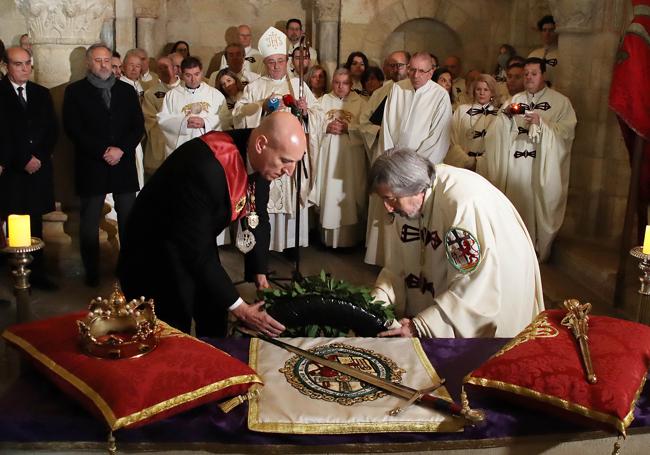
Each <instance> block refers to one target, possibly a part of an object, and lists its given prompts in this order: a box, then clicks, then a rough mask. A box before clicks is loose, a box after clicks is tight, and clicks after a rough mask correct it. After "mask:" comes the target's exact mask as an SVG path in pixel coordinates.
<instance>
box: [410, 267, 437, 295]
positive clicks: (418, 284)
mask: <svg viewBox="0 0 650 455" xmlns="http://www.w3.org/2000/svg"><path fill="white" fill-rule="evenodd" d="M404 283H405V284H406V287H407V288H409V289H419V290H420V292H421V293H422V294H426V293H427V292H430V293H431V297H434V298H435V296H436V291H435V289H434V288H433V283H432V282H430V281H428V280H427V279H426V278H425V277H423V276H422V274H420V276H417V275H414V274H412V273H409V274H408V275H407V276H406V278H404Z"/></svg>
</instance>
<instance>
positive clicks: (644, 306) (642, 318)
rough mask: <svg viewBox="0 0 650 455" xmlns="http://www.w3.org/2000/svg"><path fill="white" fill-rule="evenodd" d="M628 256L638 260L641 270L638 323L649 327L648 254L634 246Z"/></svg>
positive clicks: (649, 263)
mask: <svg viewBox="0 0 650 455" xmlns="http://www.w3.org/2000/svg"><path fill="white" fill-rule="evenodd" d="M630 254H631V255H632V256H634V257H635V258H637V259H640V262H639V269H641V276H640V277H639V281H640V282H641V286H640V287H639V294H640V297H639V312H638V317H637V320H638V322H640V323H642V324H646V325H650V254H645V253H643V248H642V247H640V246H635V247H634V248H632V249H631V250H630Z"/></svg>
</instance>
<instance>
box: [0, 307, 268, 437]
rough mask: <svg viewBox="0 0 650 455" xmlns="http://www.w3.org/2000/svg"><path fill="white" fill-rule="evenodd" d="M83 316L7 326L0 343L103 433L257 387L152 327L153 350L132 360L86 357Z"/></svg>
mask: <svg viewBox="0 0 650 455" xmlns="http://www.w3.org/2000/svg"><path fill="white" fill-rule="evenodd" d="M86 314H87V313H86V312H81V313H73V314H67V315H65V316H60V317H56V318H52V319H47V320H42V321H35V322H29V323H26V324H19V325H14V326H11V327H9V328H8V329H7V330H5V332H4V333H3V334H2V336H3V337H4V338H5V339H7V341H8V342H9V343H11V344H12V345H14V346H15V347H17V348H18V349H20V350H21V351H22V352H23V353H25V354H26V355H27V356H29V357H30V358H31V359H32V360H33V361H34V363H35V365H36V366H37V367H38V369H40V370H41V371H42V372H43V373H45V375H46V376H47V377H48V378H50V379H51V380H52V381H53V382H54V383H55V384H56V385H57V386H58V387H59V388H60V389H61V390H63V391H64V392H65V393H66V394H68V395H70V396H71V397H72V398H74V399H75V400H77V401H79V402H80V403H81V404H82V405H84V406H85V407H86V408H87V409H89V410H90V411H91V412H93V413H95V414H97V415H98V416H99V417H100V418H102V419H104V420H105V421H106V423H107V424H108V426H109V427H110V429H111V430H117V429H118V428H127V427H136V426H140V425H144V424H147V423H150V422H154V421H156V420H160V419H163V418H165V417H167V416H170V415H173V414H177V413H179V412H183V411H185V410H187V409H191V408H193V407H196V406H199V405H201V404H203V403H207V402H210V401H214V400H219V399H222V398H227V397H232V396H235V395H240V394H245V393H246V392H247V391H248V389H249V387H250V386H251V385H252V384H253V383H261V382H262V381H261V379H260V378H259V377H258V376H257V374H256V373H255V371H253V370H252V369H251V368H250V367H249V366H248V365H246V364H245V363H243V362H240V361H239V360H237V359H235V358H233V357H231V356H229V355H228V354H226V353H224V352H222V351H220V350H219V349H217V348H215V347H213V346H210V345H209V344H207V343H204V342H202V341H200V340H197V339H196V338H193V337H191V336H189V335H187V334H184V333H182V332H180V331H178V330H176V329H173V328H171V327H170V326H168V325H167V324H165V323H164V322H161V321H158V330H159V334H160V341H159V344H158V346H157V347H156V348H155V349H154V350H153V351H151V352H150V353H148V354H147V355H144V356H142V357H139V358H133V359H122V360H106V359H99V358H94V357H89V356H87V355H84V354H82V353H81V351H80V350H79V347H78V341H77V340H78V338H77V336H78V329H77V323H76V321H77V320H78V319H83V318H84V317H85V316H86Z"/></svg>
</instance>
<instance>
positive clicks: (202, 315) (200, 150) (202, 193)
mask: <svg viewBox="0 0 650 455" xmlns="http://www.w3.org/2000/svg"><path fill="white" fill-rule="evenodd" d="M305 142H306V139H305V134H304V133H303V130H302V126H301V125H300V122H299V121H298V120H297V119H296V118H294V117H293V116H292V115H291V114H287V113H282V112H279V113H275V114H273V115H271V116H269V117H267V118H266V119H265V120H264V121H263V122H262V124H261V125H260V126H259V127H258V128H256V129H255V130H252V131H251V130H246V131H229V132H219V131H211V132H209V133H208V134H206V135H204V136H202V137H200V138H195V139H193V140H191V141H189V142H187V143H186V144H184V145H182V146H181V147H180V148H179V149H178V150H177V151H176V152H174V153H173V154H172V155H171V156H170V157H169V158H168V159H167V160H165V162H164V163H163V164H162V165H161V166H160V168H159V169H158V171H157V172H156V173H155V174H154V175H153V176H152V177H151V179H150V180H149V182H147V185H146V186H145V187H144V189H143V190H142V191H141V192H140V195H139V196H138V198H137V200H136V202H135V205H134V207H133V210H132V211H131V214H130V217H129V220H128V224H127V226H126V230H125V232H124V235H123V239H124V241H123V242H122V247H121V250H120V257H119V262H118V276H119V278H120V282H121V284H122V289H123V290H124V293H125V294H126V295H127V297H128V298H137V297H138V296H142V295H144V296H147V298H153V299H154V300H155V302H156V315H157V316H158V317H159V318H160V319H162V320H163V321H165V322H167V323H169V324H171V325H172V326H174V327H176V328H178V329H180V330H183V331H184V332H187V333H189V332H190V327H191V324H192V320H194V322H195V329H196V335H197V336H224V335H225V333H226V324H227V322H226V319H227V316H226V315H227V311H230V313H232V314H233V315H234V316H235V317H236V318H238V319H239V320H240V321H242V322H243V323H244V324H246V325H248V326H249V327H251V328H253V329H255V330H258V331H260V332H262V333H264V334H266V335H270V336H276V335H279V334H280V333H281V332H282V331H283V330H284V326H282V324H280V323H278V322H277V321H275V320H274V319H273V318H271V317H270V316H269V315H268V314H267V313H266V311H264V310H263V306H262V305H263V303H262V302H257V303H255V304H252V305H249V304H247V303H246V302H244V301H243V300H242V299H241V297H239V293H238V292H237V289H236V288H235V286H234V284H233V283H232V281H231V280H230V278H229V277H228V275H227V273H226V271H225V270H224V268H223V266H222V264H221V262H220V260H219V253H218V250H217V247H216V245H215V244H214V236H215V235H216V233H218V232H220V231H221V230H223V229H224V228H225V227H226V226H228V224H230V223H231V221H235V220H241V219H245V220H246V222H245V224H246V225H247V229H246V235H245V236H244V238H243V240H242V243H241V244H239V243H238V246H241V247H242V248H243V249H248V248H251V247H252V249H250V250H249V252H248V253H247V255H246V262H245V265H246V267H245V277H246V279H247V280H248V281H254V282H255V284H256V286H257V288H258V289H262V288H265V287H268V282H267V279H266V272H267V266H268V264H267V262H268V244H269V221H268V216H267V210H266V206H267V202H268V196H269V183H268V182H269V181H271V180H273V179H275V178H277V177H279V176H280V175H282V174H288V175H290V174H292V173H293V171H294V170H295V167H296V163H298V162H299V161H300V159H301V158H302V155H303V154H304V151H305V149H306V144H305ZM249 169H252V171H254V173H253V174H251V175H248V173H249V172H250V171H249ZM172 209H173V210H172ZM247 247H248V248H247Z"/></svg>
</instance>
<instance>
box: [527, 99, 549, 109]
mask: <svg viewBox="0 0 650 455" xmlns="http://www.w3.org/2000/svg"><path fill="white" fill-rule="evenodd" d="M550 108H551V105H550V104H548V102H546V101H542V102H541V103H537V104H535V103H530V110H533V109H538V110H540V111H548V110H549V109H550Z"/></svg>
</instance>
